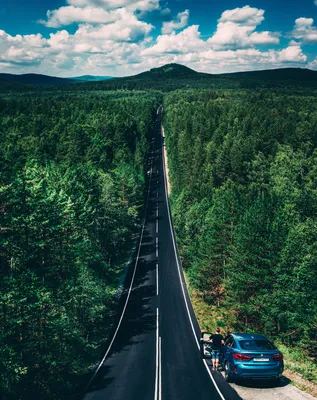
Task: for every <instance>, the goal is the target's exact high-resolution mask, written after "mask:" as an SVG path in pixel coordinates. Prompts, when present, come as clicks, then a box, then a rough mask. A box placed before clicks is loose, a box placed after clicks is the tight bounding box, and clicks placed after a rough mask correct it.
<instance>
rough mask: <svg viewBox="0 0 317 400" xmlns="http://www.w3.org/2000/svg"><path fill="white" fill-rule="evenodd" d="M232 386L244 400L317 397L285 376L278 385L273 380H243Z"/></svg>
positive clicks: (295, 399) (310, 398)
mask: <svg viewBox="0 0 317 400" xmlns="http://www.w3.org/2000/svg"><path fill="white" fill-rule="evenodd" d="M230 386H231V387H232V388H233V389H234V390H235V391H236V392H237V393H238V395H239V396H240V397H242V398H243V399H244V400H255V399H256V400H273V399H274V400H314V399H316V397H314V396H312V395H310V394H308V393H306V392H303V391H302V390H300V389H298V388H297V387H295V386H293V385H291V381H290V380H289V379H288V378H286V377H284V378H283V379H282V382H281V383H280V384H279V385H278V386H277V385H275V384H274V383H271V382H266V381H264V382H255V381H250V382H241V383H231V384H230Z"/></svg>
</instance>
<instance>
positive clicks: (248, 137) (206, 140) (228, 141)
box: [164, 90, 317, 357]
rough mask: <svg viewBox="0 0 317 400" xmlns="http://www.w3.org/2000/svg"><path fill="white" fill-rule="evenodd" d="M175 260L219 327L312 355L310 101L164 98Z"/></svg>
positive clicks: (315, 325)
mask: <svg viewBox="0 0 317 400" xmlns="http://www.w3.org/2000/svg"><path fill="white" fill-rule="evenodd" d="M164 103H165V134H166V144H167V150H168V156H169V169H170V176H171V184H172V199H171V200H172V211H173V221H174V224H175V227H176V232H177V237H178V240H179V245H180V249H181V255H182V259H183V266H184V268H185V269H186V271H187V276H188V278H189V281H190V284H191V286H192V287H193V288H195V289H196V290H197V291H198V293H199V294H200V296H201V297H202V298H203V300H204V302H206V303H207V304H209V305H211V306H213V305H214V306H216V307H224V308H225V309H226V310H227V320H226V319H225V320H222V321H220V323H222V325H223V327H224V328H227V329H234V330H235V331H245V330H249V331H254V330H256V331H258V332H263V333H266V334H268V335H270V336H271V337H272V338H280V339H281V340H283V341H285V342H286V343H288V344H296V345H297V346H301V347H302V348H304V349H306V350H307V352H308V354H309V355H310V356H313V357H314V356H316V352H317V341H316V338H317V298H316V293H317V268H316V264H317V247H316V244H317V206H316V205H317V186H316V185H317V169H316V165H317V101H316V97H313V96H308V95H306V94H305V92H303V93H301V94H298V95H294V94H293V93H286V92H282V93H281V92H278V91H268V90H267V91H259V92H258V91H257V92H255V91H235V92H232V91H203V90H201V91H198V90H188V91H176V92H173V93H170V94H168V95H167V96H166V97H165V101H164Z"/></svg>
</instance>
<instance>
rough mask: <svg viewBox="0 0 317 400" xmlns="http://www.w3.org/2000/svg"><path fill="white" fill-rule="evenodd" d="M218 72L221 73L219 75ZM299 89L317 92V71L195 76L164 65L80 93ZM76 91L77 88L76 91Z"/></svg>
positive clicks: (84, 86)
mask: <svg viewBox="0 0 317 400" xmlns="http://www.w3.org/2000/svg"><path fill="white" fill-rule="evenodd" d="M219 72H220V71H219ZM271 87H272V88H280V89H285V88H288V87H290V88H301V87H307V88H309V89H310V90H312V89H314V88H315V89H317V71H312V70H306V69H297V68H286V69H276V70H266V71H251V72H243V73H240V72H237V73H231V74H221V73H220V74H208V73H201V72H196V71H194V70H192V69H190V68H187V67H185V66H183V65H179V64H167V65H164V66H163V67H159V68H153V69H151V70H150V71H146V72H143V73H141V74H138V75H133V76H128V77H124V78H114V79H111V80H108V81H104V82H99V83H98V84H95V83H92V82H88V83H84V84H82V86H81V89H83V90H84V89H86V90H87V89H95V90H117V89H129V90H136V89H142V90H148V89H154V90H161V91H164V92H170V91H174V90H177V89H189V88H192V89H238V88H241V89H243V88H246V89H254V88H271ZM78 88H79V87H78Z"/></svg>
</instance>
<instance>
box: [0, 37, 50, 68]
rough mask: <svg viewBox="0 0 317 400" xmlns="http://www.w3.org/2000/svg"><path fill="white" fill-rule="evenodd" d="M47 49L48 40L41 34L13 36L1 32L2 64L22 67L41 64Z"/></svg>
mask: <svg viewBox="0 0 317 400" xmlns="http://www.w3.org/2000/svg"><path fill="white" fill-rule="evenodd" d="M46 47H47V43H46V39H44V38H43V37H42V36H41V35H40V34H37V35H25V36H22V35H16V36H11V35H9V34H7V33H6V32H4V31H3V30H0V62H1V63H4V64H12V65H21V66H22V65H37V64H40V63H41V61H42V60H43V58H44V52H45V49H46ZM43 50H44V51H43Z"/></svg>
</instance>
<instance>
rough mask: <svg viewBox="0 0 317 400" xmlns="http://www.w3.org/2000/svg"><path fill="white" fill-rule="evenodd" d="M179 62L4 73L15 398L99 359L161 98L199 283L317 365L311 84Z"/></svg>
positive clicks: (6, 309)
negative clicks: (55, 78)
mask: <svg viewBox="0 0 317 400" xmlns="http://www.w3.org/2000/svg"><path fill="white" fill-rule="evenodd" d="M171 68H172V67H171V66H168V67H166V68H165V70H164V69H162V70H160V69H154V70H152V71H151V72H150V73H144V75H142V74H140V75H139V76H136V77H131V78H126V79H122V80H119V79H117V80H112V81H106V82H101V83H99V82H91V83H80V84H71V85H70V84H65V85H63V84H62V85H60V86H58V87H57V86H48V87H42V86H31V85H25V84H22V83H18V84H17V83H14V82H11V81H10V82H5V83H3V84H1V85H0V140H1V146H0V395H1V397H2V398H3V399H4V400H25V399H34V398H39V399H48V400H57V399H64V398H66V397H67V398H69V395H73V394H74V393H78V391H80V390H81V389H82V385H83V384H86V383H87V380H88V379H89V377H90V376H91V375H90V374H91V371H92V370H93V368H94V366H95V365H96V362H98V361H99V360H100V356H101V355H102V354H103V350H104V348H105V345H106V343H107V340H108V338H109V336H110V333H111V329H112V326H113V323H114V321H115V319H116V317H117V310H118V303H119V295H120V287H121V286H122V282H123V280H124V277H125V273H126V271H127V263H128V260H129V255H130V254H131V250H132V249H133V246H134V243H135V241H136V240H137V238H138V237H139V234H140V226H141V223H140V221H141V219H142V215H143V212H144V199H145V192H146V173H145V172H146V170H147V168H146V165H147V161H148V152H149V143H150V140H149V139H150V135H151V133H152V131H153V128H154V126H155V120H156V112H157V108H158V106H159V105H161V104H163V105H164V127H165V135H166V148H167V154H168V166H169V175H170V181H171V186H172V193H171V197H170V202H171V208H172V214H173V222H174V225H175V230H176V234H177V243H178V246H179V251H180V255H181V260H182V263H183V267H184V269H185V272H186V277H187V279H188V282H189V286H190V289H191V290H192V289H193V290H194V291H195V293H196V296H197V295H198V297H199V298H200V300H201V301H202V302H203V303H204V305H206V307H207V310H210V311H212V310H214V309H218V310H223V311H224V312H223V314H222V317H221V318H219V319H218V321H217V323H218V324H219V325H220V326H221V327H222V328H223V329H224V330H225V329H226V330H235V331H257V332H262V333H264V334H266V335H268V336H269V337H271V338H272V339H274V340H276V339H277V340H279V341H280V343H284V344H285V345H287V346H288V347H289V348H291V347H293V346H294V347H296V348H299V349H300V351H302V352H304V354H305V357H307V359H308V357H309V359H310V360H313V362H314V363H315V368H316V361H315V360H316V355H317V297H316V293H317V268H316V264H317V101H316V90H315V89H314V87H315V86H316V84H315V81H314V82H313V83H312V85H311V86H309V82H308V80H307V79H306V74H305V76H304V78H301V80H298V81H296V79H295V78H296V76H295V75H294V71H293V72H292V74H291V77H288V76H285V74H284V73H282V75H283V76H285V79H286V81H283V82H282V81H280V80H278V79H277V78H278V77H279V75H276V76H275V75H274V76H275V77H276V79H272V76H273V75H272V73H270V74H269V76H268V77H266V76H264V75H263V74H260V75H259V77H258V74H255V77H254V78H253V77H252V76H253V75H252V76H251V75H250V76H245V75H243V76H241V79H240V78H239V76H238V75H237V76H235V77H234V78H233V77H230V76H226V75H223V76H221V77H219V79H218V78H217V79H215V78H214V77H212V76H211V77H210V76H205V74H199V75H198V76H196V75H195V74H196V73H195V72H194V71H191V70H189V71H188V70H185V71H184V69H181V70H180V71H181V75H180V76H179V79H178V78H177V77H178V75H179V67H177V68H178V69H177V68H176V70H175V69H173V68H175V67H173V68H172V69H171ZM171 71H172V72H171ZM295 72H296V74H298V75H300V76H301V77H302V75H303V74H302V72H299V71H295ZM294 76H295V78H294ZM155 77H156V78H155ZM261 77H262V78H261ZM260 78H261V79H262V80H261V79H260ZM264 78H265V79H264ZM256 79H260V80H256ZM287 79H288V80H287ZM196 311H197V310H196ZM205 317H206V319H208V315H207V313H206V315H205ZM212 318H214V316H213V315H212ZM203 328H204V327H203Z"/></svg>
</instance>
